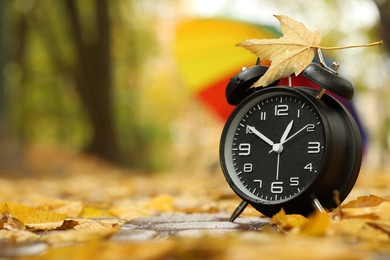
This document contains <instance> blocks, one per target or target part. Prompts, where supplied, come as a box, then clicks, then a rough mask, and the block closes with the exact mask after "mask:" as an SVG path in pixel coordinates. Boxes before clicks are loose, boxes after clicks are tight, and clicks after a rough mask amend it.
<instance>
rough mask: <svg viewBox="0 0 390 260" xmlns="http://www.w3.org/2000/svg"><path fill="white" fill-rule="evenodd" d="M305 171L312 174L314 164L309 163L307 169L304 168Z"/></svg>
mask: <svg viewBox="0 0 390 260" xmlns="http://www.w3.org/2000/svg"><path fill="white" fill-rule="evenodd" d="M303 169H305V170H308V171H309V172H312V171H313V164H312V163H308V164H307V165H306V166H305V167H303Z"/></svg>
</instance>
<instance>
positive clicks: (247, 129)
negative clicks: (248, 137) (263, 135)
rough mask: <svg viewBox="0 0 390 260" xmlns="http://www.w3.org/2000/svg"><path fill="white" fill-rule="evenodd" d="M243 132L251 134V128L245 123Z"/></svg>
mask: <svg viewBox="0 0 390 260" xmlns="http://www.w3.org/2000/svg"><path fill="white" fill-rule="evenodd" d="M245 133H246V134H253V132H252V130H251V128H250V127H249V126H248V125H247V126H246V128H245Z"/></svg>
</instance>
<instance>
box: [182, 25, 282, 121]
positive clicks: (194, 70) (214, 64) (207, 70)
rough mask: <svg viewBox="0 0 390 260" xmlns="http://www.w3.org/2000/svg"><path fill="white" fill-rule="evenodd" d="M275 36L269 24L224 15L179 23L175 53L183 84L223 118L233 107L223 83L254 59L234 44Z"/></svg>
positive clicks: (252, 62) (276, 33) (275, 32)
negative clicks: (219, 17) (227, 98)
mask: <svg viewBox="0 0 390 260" xmlns="http://www.w3.org/2000/svg"><path fill="white" fill-rule="evenodd" d="M279 36H280V34H279V33H278V32H277V31H276V30H275V29H273V28H272V27H269V26H259V25H254V24H250V23H244V22H239V21H232V20H227V19H196V20H191V21H187V22H184V23H182V24H180V25H179V26H178V28H177V32H176V45H175V54H176V57H177V62H178V66H179V70H180V73H181V75H182V77H183V80H184V83H185V84H186V87H187V88H188V89H189V90H190V91H191V92H192V93H193V94H194V95H195V96H197V97H198V98H199V99H200V100H202V101H203V102H204V103H206V104H207V105H208V106H209V107H210V108H212V110H213V111H214V112H216V114H217V115H218V116H220V117H221V118H222V119H223V120H226V118H227V117H228V116H229V115H230V113H231V111H232V110H233V108H234V107H233V106H230V105H229V104H228V103H227V102H226V99H225V88H226V85H227V84H228V82H229V80H230V78H231V77H233V76H234V75H235V74H237V73H238V72H239V71H240V69H241V68H242V67H246V66H247V67H249V66H253V65H254V64H255V62H256V57H255V56H254V55H253V54H251V53H250V52H248V51H247V50H245V49H243V48H238V47H236V46H235V44H237V43H239V42H241V41H243V40H245V39H251V38H257V39H262V38H277V37H279Z"/></svg>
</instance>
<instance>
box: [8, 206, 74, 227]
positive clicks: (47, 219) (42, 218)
mask: <svg viewBox="0 0 390 260" xmlns="http://www.w3.org/2000/svg"><path fill="white" fill-rule="evenodd" d="M3 209H5V211H7V212H8V213H10V214H11V215H12V216H13V217H15V218H17V219H18V220H20V221H22V222H23V223H24V224H25V225H30V224H44V223H53V222H62V221H63V220H65V219H66V218H67V217H68V216H67V215H65V214H60V213H55V212H52V211H44V210H39V209H35V208H33V207H29V206H26V205H22V204H19V203H13V202H7V203H5V204H4V206H3Z"/></svg>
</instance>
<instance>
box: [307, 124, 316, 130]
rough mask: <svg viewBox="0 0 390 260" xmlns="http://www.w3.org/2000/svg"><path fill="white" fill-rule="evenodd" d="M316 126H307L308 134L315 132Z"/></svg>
mask: <svg viewBox="0 0 390 260" xmlns="http://www.w3.org/2000/svg"><path fill="white" fill-rule="evenodd" d="M315 127H316V126H315V125H314V124H309V125H307V127H306V131H308V132H314V128H315Z"/></svg>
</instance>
